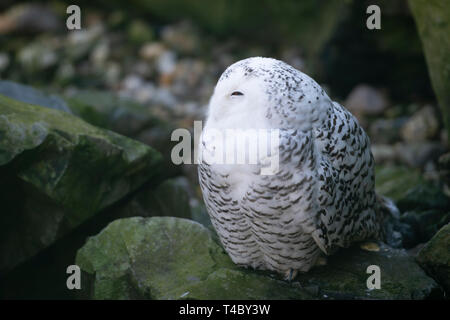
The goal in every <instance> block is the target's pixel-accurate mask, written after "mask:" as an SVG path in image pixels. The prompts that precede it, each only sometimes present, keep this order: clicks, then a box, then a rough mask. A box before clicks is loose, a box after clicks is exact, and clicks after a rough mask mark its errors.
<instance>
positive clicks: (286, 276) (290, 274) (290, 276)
mask: <svg viewBox="0 0 450 320" xmlns="http://www.w3.org/2000/svg"><path fill="white" fill-rule="evenodd" d="M296 276H297V270H294V269H289V270H288V271H286V273H285V274H284V280H286V281H289V282H291V281H292V280H294V279H295V277H296Z"/></svg>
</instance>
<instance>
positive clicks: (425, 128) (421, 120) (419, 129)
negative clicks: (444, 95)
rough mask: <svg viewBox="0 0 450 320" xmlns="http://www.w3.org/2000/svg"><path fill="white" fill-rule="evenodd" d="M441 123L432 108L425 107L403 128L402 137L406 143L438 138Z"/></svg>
mask: <svg viewBox="0 0 450 320" xmlns="http://www.w3.org/2000/svg"><path fill="white" fill-rule="evenodd" d="M438 132H439V121H438V118H437V116H436V112H435V110H434V108H433V107H432V106H425V107H423V108H422V109H420V110H419V111H417V112H416V113H414V115H413V116H412V117H411V118H410V119H409V120H408V121H407V122H406V123H405V125H404V126H403V127H402V137H403V140H405V141H406V142H410V143H411V142H422V141H426V140H429V139H432V138H434V137H436V135H437V134H438Z"/></svg>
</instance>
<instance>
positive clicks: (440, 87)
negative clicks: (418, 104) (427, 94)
mask: <svg viewBox="0 0 450 320" xmlns="http://www.w3.org/2000/svg"><path fill="white" fill-rule="evenodd" d="M409 7H410V8H411V11H412V13H413V15H414V19H415V21H416V26H417V29H418V31H419V35H420V38H421V40H422V45H423V49H424V52H425V58H426V60H427V64H428V70H429V73H430V77H431V82H432V85H433V89H434V92H435V94H436V97H437V100H438V102H439V105H440V107H441V111H442V115H443V116H444V122H445V126H446V127H447V133H448V134H449V135H450V111H449V110H450V55H449V54H448V53H449V51H450V37H449V34H450V6H449V5H448V3H447V2H446V1H441V0H409Z"/></svg>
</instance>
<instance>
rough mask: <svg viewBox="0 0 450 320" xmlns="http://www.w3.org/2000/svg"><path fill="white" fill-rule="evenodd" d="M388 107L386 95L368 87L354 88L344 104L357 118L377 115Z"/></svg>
mask: <svg viewBox="0 0 450 320" xmlns="http://www.w3.org/2000/svg"><path fill="white" fill-rule="evenodd" d="M388 105H389V102H388V100H387V97H386V95H385V94H383V93H382V92H381V91H379V90H377V89H375V88H373V87H371V86H368V85H358V86H357V87H355V88H354V89H353V90H352V91H351V92H350V94H349V96H348V97H347V99H346V101H345V103H344V106H345V107H346V108H347V109H348V110H349V111H350V112H351V113H353V114H354V115H356V116H357V117H363V116H365V115H379V114H381V113H383V111H384V110H386V108H387V107H388ZM358 120H359V118H358Z"/></svg>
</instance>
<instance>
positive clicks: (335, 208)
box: [199, 57, 380, 274]
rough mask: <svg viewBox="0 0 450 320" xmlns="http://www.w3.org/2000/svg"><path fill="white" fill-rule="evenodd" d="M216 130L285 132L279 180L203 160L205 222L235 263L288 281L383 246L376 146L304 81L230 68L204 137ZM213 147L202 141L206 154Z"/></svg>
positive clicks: (268, 66)
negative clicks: (361, 248) (371, 241)
mask: <svg viewBox="0 0 450 320" xmlns="http://www.w3.org/2000/svg"><path fill="white" fill-rule="evenodd" d="M236 92H238V93H239V94H238V95H237V94H234V93H236ZM211 128H214V129H218V130H226V129H278V130H279V133H280V134H279V142H280V147H279V150H278V151H279V170H278V172H277V173H275V174H273V175H261V174H260V169H261V166H262V163H261V162H259V161H258V163H257V164H256V165H232V164H230V165H224V164H213V163H208V162H207V161H205V158H202V159H201V161H200V164H199V179H200V185H201V189H202V192H203V198H204V201H205V204H206V207H207V210H208V213H209V215H210V217H211V221H212V223H213V225H214V227H215V229H216V231H217V233H218V235H219V238H220V240H221V242H222V244H223V246H224V248H225V249H226V251H227V253H228V254H229V255H230V257H231V259H232V260H233V261H234V262H235V263H237V264H239V265H243V266H252V267H254V268H259V269H268V270H273V271H277V272H279V273H282V274H286V273H287V272H289V271H290V270H298V271H308V270H309V269H310V268H311V267H313V266H314V265H316V264H317V261H318V258H319V256H320V255H321V254H322V253H324V254H331V253H332V252H333V251H334V250H335V249H336V248H338V247H346V246H348V245H349V244H350V243H352V242H354V241H360V240H364V239H366V238H370V237H378V235H379V233H380V217H379V214H378V211H379V210H377V200H376V195H375V189H374V172H373V157H372V154H371V152H370V143H369V139H368V137H367V135H366V134H365V132H364V131H363V130H362V129H361V127H360V126H359V125H358V123H357V121H356V119H355V118H354V117H353V116H352V115H351V114H350V113H349V112H348V111H347V110H346V109H345V108H343V107H342V106H340V105H339V104H338V103H336V102H333V101H332V100H330V98H329V97H328V96H327V94H326V93H325V92H324V90H323V89H322V88H321V87H320V86H319V85H318V84H317V83H316V82H315V81H314V80H313V79H311V78H310V77H308V76H307V75H305V74H304V73H302V72H300V71H298V70H296V69H294V68H292V67H291V66H289V65H287V64H285V63H284V62H282V61H278V60H275V59H271V58H260V57H257V58H249V59H245V60H242V61H239V62H237V63H235V64H233V65H231V66H230V67H229V68H228V69H227V70H225V72H224V73H223V74H222V76H221V78H220V79H219V81H218V83H217V85H216V88H215V90H214V94H213V96H212V97H211V100H210V104H209V109H208V116H207V121H206V124H205V127H204V132H206V131H208V130H209V129H211ZM215 142H216V141H214V139H213V140H212V141H211V140H208V139H207V138H206V137H203V138H202V139H201V141H200V145H199V148H200V149H201V151H202V152H201V153H200V154H202V153H206V152H210V151H211V150H212V149H213V148H214V147H213V146H214V144H215ZM258 160H261V159H258Z"/></svg>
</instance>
